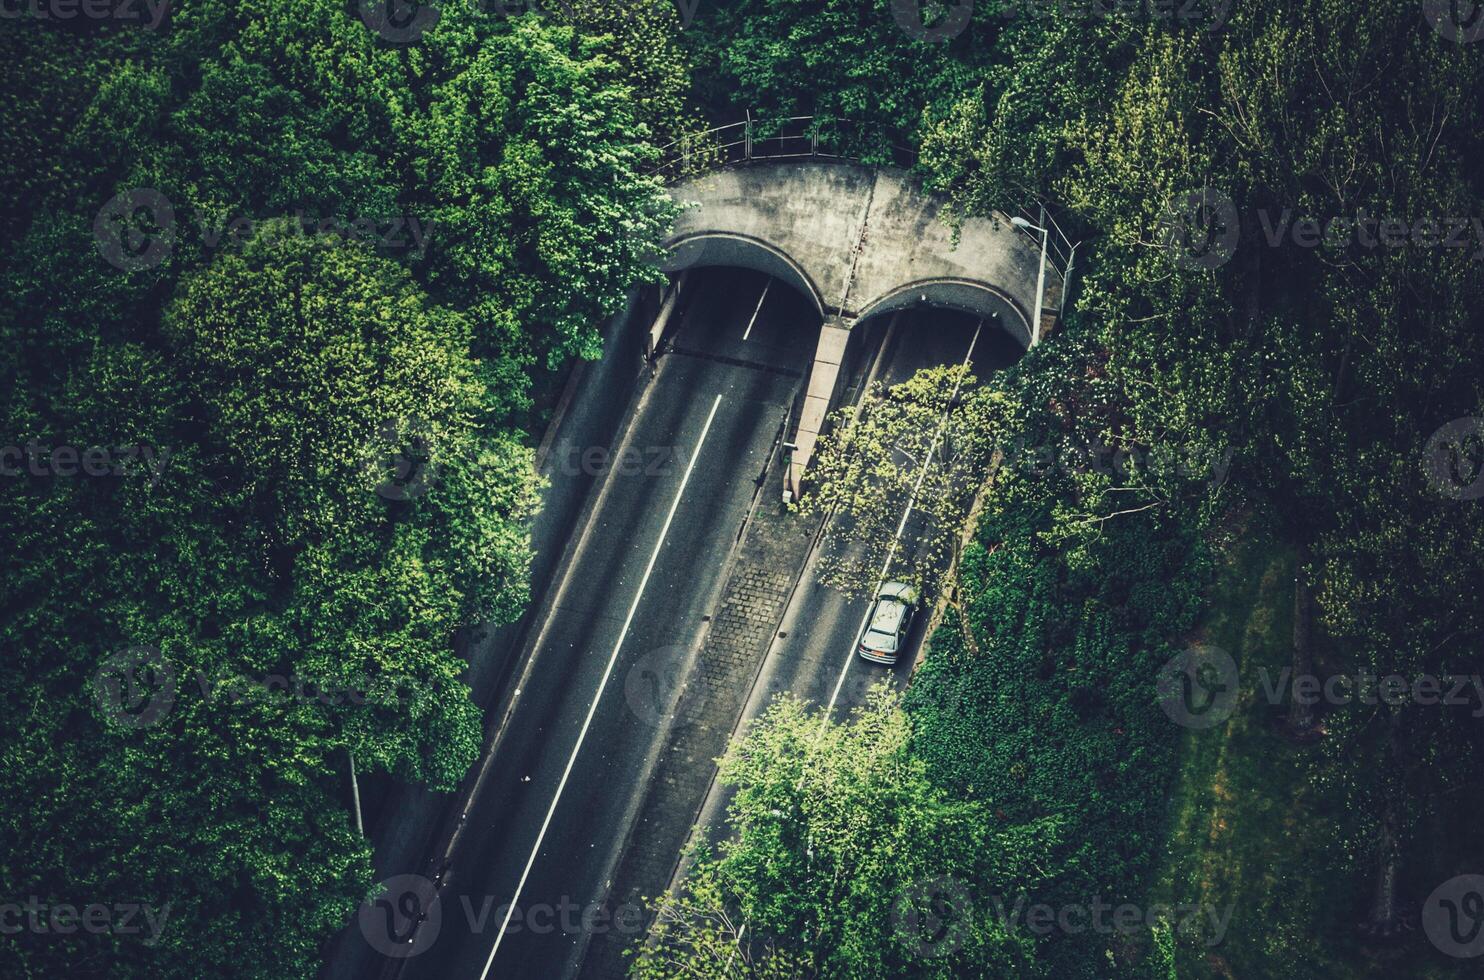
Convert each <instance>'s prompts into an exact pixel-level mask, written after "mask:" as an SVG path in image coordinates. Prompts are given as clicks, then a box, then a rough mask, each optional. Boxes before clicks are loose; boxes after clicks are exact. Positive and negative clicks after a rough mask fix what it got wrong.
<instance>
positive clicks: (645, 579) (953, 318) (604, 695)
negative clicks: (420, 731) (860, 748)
mask: <svg viewBox="0 0 1484 980" xmlns="http://www.w3.org/2000/svg"><path fill="white" fill-rule="evenodd" d="M977 328H978V323H977V321H976V320H975V319H973V318H971V317H967V316H962V315H958V314H952V313H946V312H943V311H935V310H929V309H921V310H914V311H908V312H904V313H902V314H901V315H899V316H898V317H896V319H895V321H894V322H893V323H892V325H891V326H888V324H887V322H886V320H885V318H880V319H878V320H876V321H870V322H868V323H866V324H863V325H862V326H861V327H858V328H857V329H858V330H860V331H861V334H860V340H859V341H857V342H853V343H852V347H851V350H850V351H849V352H848V354H847V364H846V365H845V377H846V379H847V391H846V396H845V397H847V398H853V397H855V394H856V393H857V392H858V391H859V389H860V387H861V386H862V385H863V384H864V383H865V381H866V380H867V379H868V378H877V379H880V380H882V381H885V382H886V383H894V382H897V381H901V380H905V379H906V378H907V377H910V375H911V374H912V373H913V372H914V371H916V370H918V369H919V368H923V367H930V366H934V365H938V364H945V363H959V362H961V361H962V360H963V359H964V357H965V355H966V354H970V353H971V352H970V350H969V347H970V341H971V339H972V338H974V337H975V336H976V330H977ZM818 330H819V324H818V316H817V314H816V313H815V312H814V310H813V308H812V307H811V306H810V305H809V304H808V303H807V302H806V301H805V300H804V298H803V297H801V296H799V295H798V294H796V293H794V292H793V291H792V290H790V289H789V288H787V287H785V286H782V285H781V284H780V283H777V282H773V283H771V285H770V284H769V281H768V280H767V279H766V278H765V277H764V276H762V275H760V274H756V273H750V272H742V271H737V270H694V271H693V272H692V273H691V275H690V281H689V285H688V286H687V289H686V291H685V295H684V296H683V297H682V300H681V304H680V308H679V310H678V311H677V317H676V325H675V327H674V328H673V330H672V331H671V332H670V334H669V335H668V340H669V344H670V350H669V352H668V353H666V354H665V355H664V356H663V357H662V358H660V361H659V368H658V373H657V375H656V376H655V377H654V378H653V379H652V380H651V381H650V382H649V383H648V384H647V386H645V388H644V389H643V392H642V394H640V396H639V397H638V400H637V402H636V404H635V405H634V406H633V407H632V416H631V418H630V419H629V421H628V424H627V426H626V428H625V430H624V432H623V434H622V436H621V438H620V440H619V442H618V443H617V445H616V446H615V448H614V451H613V452H612V453H608V452H606V451H602V450H595V451H593V452H584V451H583V450H582V448H581V447H563V449H562V453H563V458H561V459H558V460H556V462H555V463H554V464H553V465H554V466H555V467H556V468H557V471H558V472H561V473H568V472H569V471H574V470H575V471H576V472H578V473H579V474H581V475H594V474H595V475H597V476H598V477H599V480H598V486H599V487H600V489H599V490H598V491H597V493H598V496H597V498H596V501H595V502H594V505H593V509H592V512H591V519H590V520H588V521H586V522H580V523H581V526H580V527H579V528H577V529H574V533H575V534H577V535H578V537H577V539H576V541H575V543H574V545H572V550H571V551H570V553H569V554H570V557H569V560H568V561H567V563H566V565H565V567H563V568H561V569H559V570H558V572H557V574H556V577H555V579H554V581H553V584H552V586H551V588H550V589H549V591H548V593H547V596H546V598H545V600H544V603H543V606H542V607H541V608H540V609H538V610H537V611H536V613H535V618H534V619H533V621H532V623H533V625H532V627H531V628H530V631H529V633H528V634H527V636H526V643H527V647H526V649H525V651H524V653H523V655H522V656H521V657H520V659H519V661H518V662H517V667H516V672H515V674H514V675H513V679H512V680H511V681H510V684H511V685H513V688H512V690H511V692H510V693H509V696H508V699H507V700H506V701H505V702H504V703H503V707H502V711H501V714H502V717H501V718H500V719H499V721H498V722H496V729H495V735H494V739H493V743H492V744H493V749H492V756H491V758H492V764H491V765H490V767H489V770H488V775H487V777H486V778H484V779H483V780H482V781H481V782H480V784H479V790H478V792H477V793H476V794H475V795H474V797H473V799H472V800H471V801H470V805H469V808H468V811H467V814H466V818H465V820H464V822H463V826H462V828H461V831H460V837H459V841H460V843H459V846H458V848H457V850H456V851H455V852H454V854H453V859H452V862H451V864H450V866H449V867H448V869H447V870H446V871H445V872H444V874H443V876H442V880H441V882H440V888H439V891H438V899H439V900H438V902H437V903H436V908H437V912H436V915H435V916H434V917H433V918H432V919H430V920H424V921H423V922H422V925H421V926H419V927H418V929H417V931H416V932H415V933H413V936H412V939H411V940H410V941H409V942H407V943H406V944H405V946H404V947H402V948H403V949H404V951H408V952H412V951H415V952H416V955H414V956H411V957H408V958H405V959H395V958H394V959H389V960H382V961H381V962H382V963H383V965H384V966H385V969H384V970H383V971H382V974H381V975H382V977H383V978H391V977H395V978H399V980H424V978H427V980H432V978H437V980H443V978H459V980H463V978H469V980H484V978H491V977H498V978H502V980H504V978H510V980H526V978H533V980H550V978H566V977H573V976H577V975H578V973H579V970H582V969H583V966H584V964H583V959H584V956H585V954H586V951H587V949H588V948H589V944H590V943H591V942H592V940H593V939H594V937H595V936H600V935H601V936H603V937H604V940H605V942H604V944H603V945H604V946H605V947H607V948H608V949H609V950H611V949H612V947H613V944H612V942H611V940H612V939H613V938H615V934H617V935H618V936H619V937H623V936H626V935H627V934H628V933H632V935H633V939H635V940H637V939H638V938H639V928H640V922H641V921H642V918H641V916H640V915H639V914H638V911H637V910H629V909H625V908H623V907H615V906H613V905H612V904H610V899H609V895H610V888H611V886H612V883H613V879H614V876H615V873H616V868H617V865H618V863H619V860H620V858H621V856H622V853H621V852H622V851H623V847H624V841H625V838H626V835H627V833H628V830H629V828H630V827H631V826H634V825H635V820H636V814H637V813H638V812H639V810H640V807H641V805H642V804H643V803H644V799H645V792H646V788H647V787H648V786H649V785H650V779H649V777H650V774H651V773H652V772H654V771H655V769H656V762H657V758H658V756H659V753H660V752H661V750H662V748H663V747H664V743H665V736H666V733H667V731H668V728H669V725H670V723H671V720H672V718H673V716H674V714H675V713H676V711H677V704H676V701H677V699H678V698H679V697H680V696H681V693H682V689H683V686H684V684H683V682H684V679H685V678H686V677H687V676H688V675H687V671H688V669H689V667H690V666H691V664H693V663H694V661H695V659H696V657H697V654H698V651H699V649H700V644H701V640H702V637H703V635H704V633H705V630H706V623H707V620H708V618H709V617H710V615H711V614H712V613H713V612H714V610H715V608H716V606H717V603H718V599H719V596H720V593H721V590H722V587H723V586H724V584H725V583H726V579H727V573H728V570H729V561H730V559H731V558H732V557H733V555H734V554H735V546H736V543H737V540H738V532H739V530H740V529H741V528H742V527H743V524H744V521H745V519H746V518H747V515H748V514H749V512H750V510H751V509H752V508H754V507H756V506H758V505H759V503H760V501H759V500H758V495H759V492H760V491H759V484H758V483H757V478H758V476H759V475H760V474H761V473H762V472H763V471H764V468H765V465H766V464H767V463H768V461H769V460H770V459H775V456H774V454H775V452H776V451H777V448H778V447H777V444H778V442H779V440H780V435H781V432H782V425H783V422H784V420H785V417H786V416H787V413H788V412H789V410H790V408H791V406H793V405H794V404H795V402H796V399H797V398H798V397H799V395H800V391H801V388H802V385H803V381H804V374H805V372H806V370H807V367H808V365H809V361H810V358H811V356H812V354H813V351H814V346H815V342H816V339H817V336H818ZM1017 355H1018V349H1017V348H1016V347H1015V345H1014V344H1013V343H1012V342H1010V341H1009V339H1008V338H1006V337H1004V336H1003V335H1002V334H1000V333H999V332H998V331H997V330H994V329H993V328H989V329H985V330H982V331H978V341H977V343H976V344H975V345H974V349H973V351H972V354H971V357H972V360H973V361H974V363H975V366H976V368H979V369H980V371H981V373H983V370H984V368H993V367H998V366H1002V365H1003V364H1005V363H1009V361H1010V360H1013V358H1014V357H1015V356H1017ZM769 503H773V502H771V501H770V502H769ZM906 537H907V538H908V539H910V537H911V526H910V524H909V526H908V529H907V535H906ZM814 560H815V558H814V556H811V558H810V559H809V562H810V564H809V565H806V567H805V570H804V573H803V578H802V580H801V584H800V587H799V588H798V589H797V590H796V592H795V593H794V596H793V600H792V601H791V602H790V603H789V605H788V606H787V608H786V609H785V612H784V621H783V623H782V625H781V626H780V627H779V630H778V635H777V638H776V639H775V640H773V641H772V643H771V646H770V647H769V649H768V652H767V656H766V658H765V659H764V661H763V665H762V671H761V674H760V675H759V678H758V683H757V684H756V686H755V687H754V689H753V691H752V693H751V697H750V700H749V702H748V704H747V706H746V709H745V711H744V713H743V719H744V724H745V720H746V719H750V718H753V717H756V715H757V714H758V713H759V712H761V710H763V708H764V707H765V706H766V703H767V701H768V700H769V699H770V697H771V695H772V693H774V692H776V691H779V690H791V691H794V692H796V693H798V694H800V695H801V696H803V697H806V698H809V699H811V700H814V701H816V702H818V703H821V704H824V703H830V702H831V700H832V699H833V703H834V705H835V708H836V711H837V712H844V711H847V710H848V709H849V708H850V707H851V706H853V705H855V704H858V703H860V701H861V700H862V699H863V697H864V693H865V689H866V687H867V686H868V685H869V683H871V682H872V681H874V680H876V679H879V678H882V677H888V678H890V679H892V680H893V682H894V683H896V684H898V685H900V684H901V683H903V681H904V679H905V677H906V676H907V673H908V671H909V670H910V665H911V663H912V660H913V652H912V651H910V650H909V651H908V652H906V653H905V654H904V655H903V657H902V659H901V660H900V661H899V664H898V666H897V667H896V668H895V669H889V668H885V667H879V666H875V665H871V664H867V663H865V662H864V661H860V660H859V659H858V658H855V657H853V656H852V655H851V653H852V648H853V643H854V639H855V634H856V632H857V631H858V629H859V626H860V622H861V619H862V616H863V614H864V611H865V604H864V602H863V601H850V600H848V599H846V598H845V597H843V596H841V595H840V594H839V593H836V592H833V591H831V590H828V589H826V588H824V587H822V586H819V585H818V584H816V583H815V582H814V580H813V576H812V563H813V561H814ZM921 626H922V622H921V619H920V620H919V623H918V626H917V628H916V629H915V631H914V636H913V640H914V642H918V641H920V639H921V636H920V634H921ZM764 642H767V641H766V638H765V640H764ZM739 698H740V690H739ZM698 763H699V764H702V765H709V762H701V761H700V760H698ZM705 801H706V809H705V810H704V811H703V826H706V827H708V828H709V829H708V833H712V834H714V833H719V832H720V827H721V824H720V822H719V821H718V820H716V819H715V818H716V816H717V815H718V814H719V813H720V810H721V807H722V806H723V805H724V801H725V797H724V796H723V795H721V794H720V793H719V792H718V791H716V790H715V789H714V788H713V791H712V792H711V793H710V794H709V795H708V796H706V797H705ZM701 802H702V797H701V795H700V794H699V793H698V794H696V799H695V801H694V803H692V804H691V806H692V807H697V806H699V805H700V804H701ZM689 812H694V811H693V810H691V811H689ZM685 819H686V820H689V815H687V816H686V817H685ZM683 826H685V824H682V827H683ZM408 870H422V869H408ZM427 897H428V896H424V900H423V901H422V902H421V904H419V903H414V904H413V907H414V908H419V907H426V901H425V899H426V898H427ZM401 900H402V897H401V896H388V902H389V906H388V907H389V908H390V907H392V906H394V905H396V904H397V903H398V902H400V901H401ZM413 918H416V916H414V917H413ZM366 928H367V927H366V925H365V924H364V923H362V929H361V931H362V933H363V934H364V933H365V931H366ZM367 941H368V942H369V943H370V945H372V946H376V945H378V943H377V942H376V941H374V940H373V939H371V937H367ZM383 952H384V950H383ZM608 959H609V963H608V965H607V966H604V967H602V968H601V969H600V968H598V967H596V966H594V967H593V968H592V969H588V970H583V975H600V974H608V973H611V970H612V965H611V956H610V957H609V958H608Z"/></svg>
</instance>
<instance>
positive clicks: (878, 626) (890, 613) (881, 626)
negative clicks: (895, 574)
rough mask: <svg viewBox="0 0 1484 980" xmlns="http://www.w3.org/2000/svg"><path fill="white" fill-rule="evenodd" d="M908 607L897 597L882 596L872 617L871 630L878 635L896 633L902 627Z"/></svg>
mask: <svg viewBox="0 0 1484 980" xmlns="http://www.w3.org/2000/svg"><path fill="white" fill-rule="evenodd" d="M905 615H907V607H906V605H905V604H903V603H902V601H901V600H900V599H898V598H896V597H895V596H885V595H884V596H882V597H881V598H880V599H879V600H878V601H877V602H876V611H875V613H874V614H872V616H871V630H872V631H873V632H876V633H895V632H896V631H897V629H898V627H900V626H901V625H902V617H903V616H905Z"/></svg>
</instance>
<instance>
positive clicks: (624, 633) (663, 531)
mask: <svg viewBox="0 0 1484 980" xmlns="http://www.w3.org/2000/svg"><path fill="white" fill-rule="evenodd" d="M720 407H721V396H720V395H717V396H716V400H715V401H713V402H712V403H711V413H710V414H709V415H707V416H706V425H705V426H704V427H703V428H702V429H701V438H700V439H698V440H697V441H696V451H695V453H694V454H692V455H691V458H690V463H689V464H687V465H686V467H685V476H684V477H682V478H681V480H680V489H679V490H677V491H676V492H675V499H674V500H672V501H671V502H670V512H669V513H668V514H666V515H665V524H664V527H662V528H660V537H659V540H658V541H656V542H655V543H654V551H653V552H651V553H650V556H649V564H648V565H647V566H645V568H644V577H643V578H641V579H640V580H639V591H638V592H636V593H634V601H633V602H632V603H630V604H629V614H628V615H627V616H626V617H624V621H623V629H621V630H619V633H618V642H617V643H615V644H613V653H611V654H610V655H609V656H608V666H607V667H606V668H605V669H604V671H603V679H602V680H601V681H599V682H598V693H596V694H594V695H593V703H592V704H591V705H589V706H588V709H587V718H586V719H584V720H583V722H582V730H581V731H580V732H578V733H577V744H576V745H574V746H573V747H572V755H571V757H570V758H568V759H567V768H566V769H564V770H563V771H562V779H561V782H559V783H557V789H556V795H555V796H553V797H552V798H551V806H550V807H548V808H547V810H546V819H545V820H543V821H541V832H540V833H538V834H537V835H536V846H535V847H533V848H531V855H530V857H528V858H526V868H525V870H524V871H522V872H521V875H520V882H519V884H517V885H516V886H515V894H514V895H512V896H511V897H510V907H509V908H508V909H506V910H505V921H504V922H502V923H500V934H499V935H497V936H496V937H495V945H494V947H493V948H492V949H491V950H490V955H489V959H487V960H485V961H484V971H483V972H482V973H480V974H479V980H485V978H486V977H488V976H489V974H490V967H491V966H493V965H494V963H495V954H496V953H498V952H499V951H500V942H501V940H503V939H504V938H505V930H506V929H507V928H508V927H509V926H510V917H511V916H512V915H514V914H515V905H516V903H517V902H519V901H520V893H521V891H522V890H523V889H524V888H525V887H526V879H527V878H528V877H530V874H531V866H532V865H534V864H535V863H536V855H537V854H539V853H540V852H541V844H542V842H543V841H544V840H545V839H546V830H547V828H548V827H550V826H551V818H552V815H553V814H555V813H556V808H557V803H559V802H561V799H562V790H564V789H566V788H567V778H568V777H569V776H571V775H572V766H573V765H574V764H576V762H577V753H578V752H581V751H582V742H583V740H584V739H586V738H587V730H588V728H589V727H590V726H591V725H592V723H593V715H594V714H596V713H597V711H598V702H599V701H600V700H601V699H602V697H603V689H604V688H606V687H607V686H608V678H609V677H610V676H612V674H613V666H614V664H616V663H618V651H619V650H620V649H622V647H623V641H624V640H625V639H626V638H627V637H628V635H629V626H631V625H632V624H633V622H634V613H635V612H637V611H638V609H639V600H640V599H642V598H644V588H645V586H647V585H648V584H649V576H650V574H651V573H652V572H653V571H654V564H655V562H656V561H658V560H659V557H660V549H661V548H663V547H664V546H665V538H666V537H668V536H669V534H670V522H671V521H673V520H675V511H676V510H678V509H679V508H680V498H681V497H683V496H684V495H685V488H686V486H687V485H688V484H689V483H690V477H691V473H692V472H693V471H694V470H695V468H696V460H698V459H700V458H701V446H702V445H703V444H704V443H705V442H706V434H707V433H708V432H710V431H711V423H712V421H714V420H715V419H716V410H717V409H718V408H720Z"/></svg>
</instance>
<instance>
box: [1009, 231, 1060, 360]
mask: <svg viewBox="0 0 1484 980" xmlns="http://www.w3.org/2000/svg"><path fill="white" fill-rule="evenodd" d="M1041 220H1043V221H1044V220H1045V219H1044V218H1043V219H1041ZM1010 223H1011V224H1012V225H1014V226H1015V227H1017V228H1024V229H1026V230H1028V231H1039V232H1040V233H1041V272H1040V275H1038V276H1037V277H1036V321H1035V323H1034V325H1032V327H1031V346H1032V347H1034V346H1036V345H1037V344H1039V343H1040V342H1041V307H1042V305H1044V303H1045V301H1046V247H1047V245H1048V244H1050V238H1051V233H1050V232H1048V231H1047V230H1046V229H1045V228H1042V227H1041V226H1040V225H1033V224H1031V223H1030V222H1029V221H1027V220H1025V219H1024V218H1022V217H1020V216H1019V215H1016V216H1015V217H1013V218H1011V219H1010Z"/></svg>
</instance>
